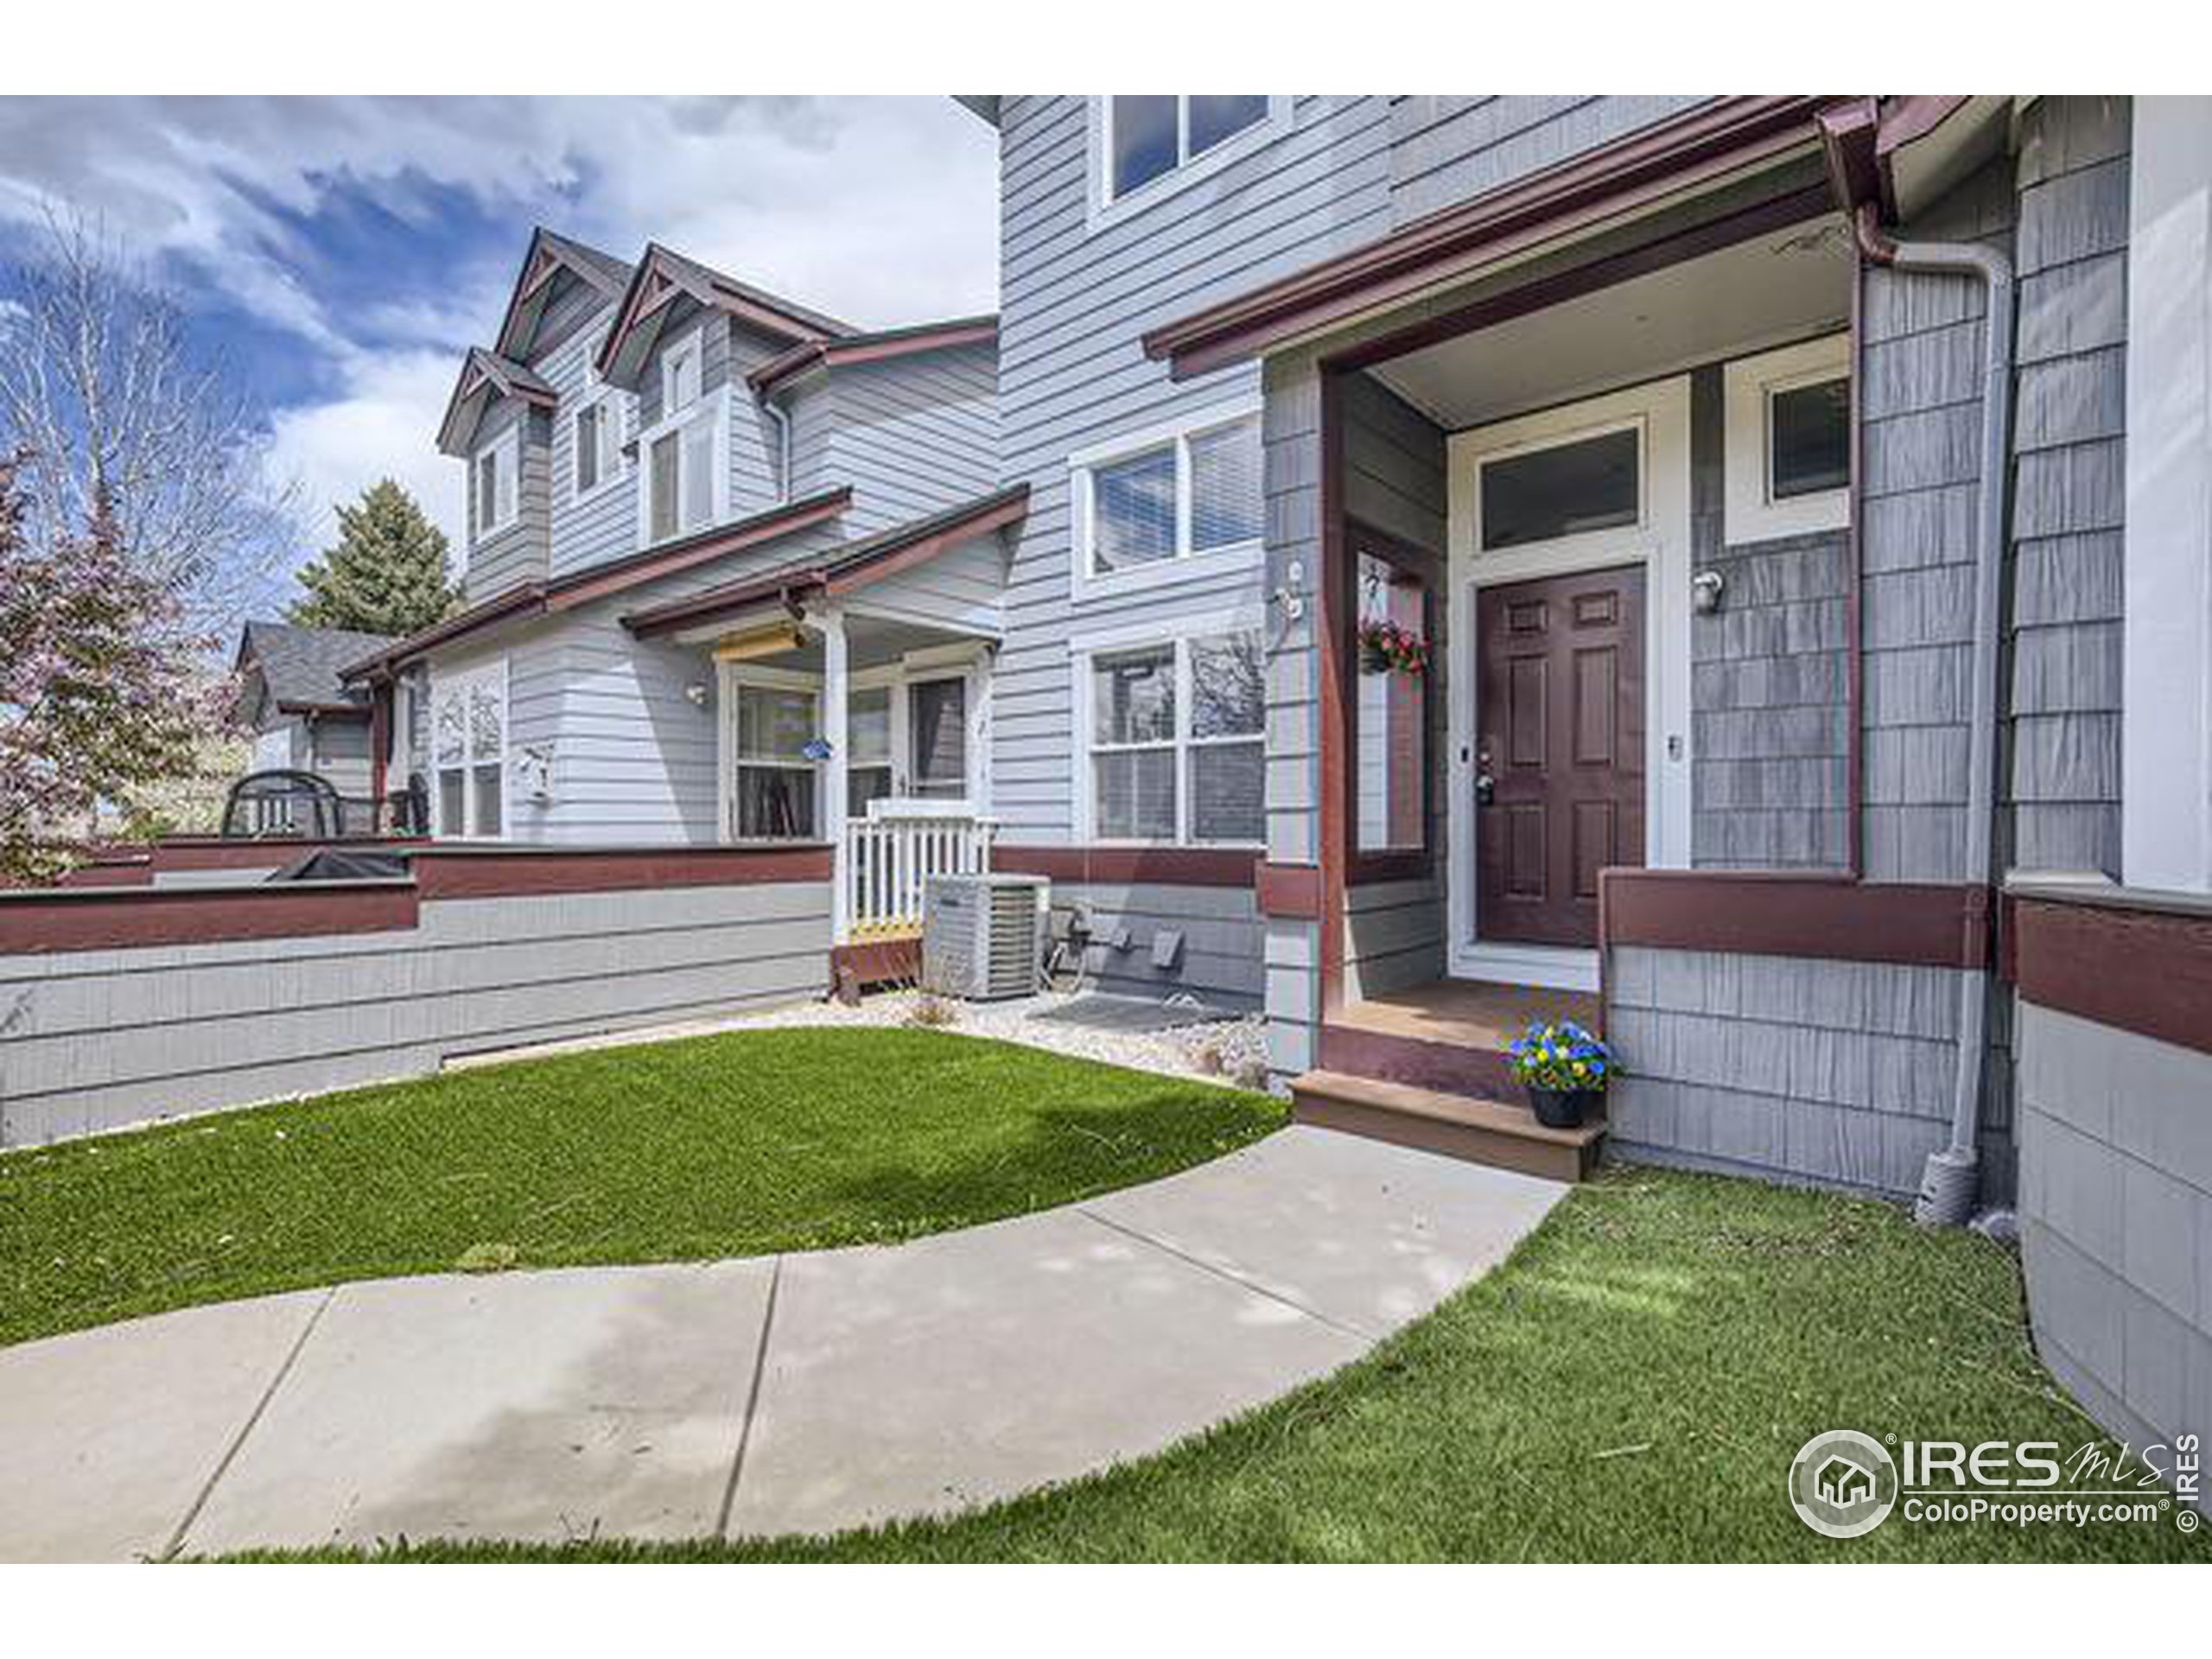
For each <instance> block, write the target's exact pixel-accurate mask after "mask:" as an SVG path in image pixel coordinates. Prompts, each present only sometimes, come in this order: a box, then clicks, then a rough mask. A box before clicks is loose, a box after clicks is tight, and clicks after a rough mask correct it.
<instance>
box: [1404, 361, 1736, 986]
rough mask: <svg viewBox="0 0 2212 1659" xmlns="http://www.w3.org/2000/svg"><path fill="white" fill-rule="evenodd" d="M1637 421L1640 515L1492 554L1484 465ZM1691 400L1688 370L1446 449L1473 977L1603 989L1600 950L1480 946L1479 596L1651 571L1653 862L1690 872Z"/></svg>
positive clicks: (1454, 828)
mask: <svg viewBox="0 0 2212 1659" xmlns="http://www.w3.org/2000/svg"><path fill="white" fill-rule="evenodd" d="M1629 424H1633V425H1635V426H1637V428H1639V429H1640V430H1641V431H1642V433H1643V447H1642V452H1641V456H1640V460H1639V464H1638V467H1637V472H1638V485H1639V499H1640V501H1641V519H1642V521H1641V522H1640V523H1638V524H1624V525H1620V526H1618V527H1616V528H1614V529H1611V530H1600V531H1584V532H1582V533H1580V534H1577V535H1573V536H1565V537H1560V538H1559V539H1557V540H1555V541H1549V542H1532V543H1529V544H1527V545H1526V546H1522V547H1510V548H1500V549H1497V550H1493V551H1490V552H1484V551H1482V550H1481V534H1482V524H1481V518H1482V496H1481V489H1480V485H1481V478H1480V468H1481V467H1482V465H1483V463H1484V462H1485V461H1493V460H1497V459H1499V458H1502V457H1504V456H1507V455H1513V454H1526V453H1528V452H1529V450H1531V449H1541V448H1553V447H1554V446H1556V445H1559V444H1563V443H1573V442H1577V441H1579V440H1580V439H1584V438H1588V437H1592V436H1595V435H1599V434H1600V433H1603V432H1607V431H1616V430H1618V429H1620V428H1622V427H1623V426H1624V425H1629ZM1689 427H1690V395H1689V382H1688V380H1687V379H1685V378H1681V377H1679V376H1677V377H1675V378H1668V379H1663V380H1655V381H1651V382H1649V383H1648V384H1646V385H1640V386H1632V387H1630V388H1629V389H1627V390H1626V391H1618V392H1613V393H1611V394H1610V395H1608V396H1605V397H1595V398H1591V399H1588V400H1586V401H1585V402H1582V403H1580V404H1569V405H1567V406H1566V407H1563V408H1560V409H1553V410H1541V411H1538V412H1536V413H1534V414H1530V415H1524V416H1518V417H1516V418H1513V419H1509V420H1504V421H1500V422H1497V423H1493V424H1491V425H1489V426H1484V427H1477V428H1475V429H1471V430H1470V431H1465V432H1459V433H1454V434H1453V435H1452V437H1451V438H1450V439H1449V440H1448V441H1447V443H1446V452H1445V453H1446V469H1447V475H1448V479H1449V484H1448V502H1447V518H1446V544H1447V547H1448V550H1449V567H1448V570H1447V574H1446V582H1448V584H1449V600H1448V606H1449V609H1448V612H1447V617H1448V620H1447V622H1446V629H1445V638H1446V641H1447V642H1448V644H1449V646H1450V651H1451V661H1450V672H1449V674H1448V675H1447V677H1446V690H1447V693H1448V696H1447V702H1448V704H1449V715H1450V731H1451V735H1450V744H1449V750H1448V755H1449V760H1448V772H1449V777H1450V779H1451V782H1450V787H1449V789H1448V791H1447V792H1446V837H1447V839H1446V860H1447V864H1446V868H1447V871H1448V879H1447V880H1446V900H1447V908H1448V911H1449V914H1450V925H1451V932H1450V934H1449V936H1448V938H1447V939H1446V948H1447V957H1446V962H1447V965H1448V967H1449V969H1450V971H1451V972H1452V973H1453V974H1456V975H1459V976H1463V977H1469V978H1475V979H1500V978H1511V979H1513V982H1516V983H1521V984H1530V985H1548V986H1555V987H1562V988H1571V989H1581V990H1594V989H1595V988H1596V987H1597V971H1598V963H1597V952H1595V951H1594V950H1580V949H1576V948H1574V947H1571V946H1556V945H1520V944H1498V943H1494V942H1491V941H1488V940H1483V939H1480V938H1478V935H1477V928H1478V917H1477V915H1476V912H1475V899H1476V868H1475V820H1474V767H1473V756H1474V752H1475V739H1476V735H1477V731H1478V726H1477V714H1478V710H1477V709H1476V707H1475V688H1476V685H1477V683H1478V677H1479V671H1480V670H1479V664H1478V661H1477V658H1476V647H1477V643H1478V642H1477V639H1476V632H1475V593H1476V589H1477V588H1482V587H1488V586H1491V585H1493V584H1497V583H1504V582H1523V581H1527V580H1529V578H1531V577H1535V576H1547V575H1563V574H1566V573H1568V572H1572V571H1576V570H1599V569H1605V568H1606V567H1608V566H1611V565H1618V564H1632V563H1642V564H1643V567H1644V612H1645V621H1644V659H1643V660H1644V668H1643V672H1644V761H1643V765H1644V772H1643V776H1644V791H1645V794H1644V811H1643V824H1644V863H1645V864H1646V865H1647V866H1649V868H1654V869H1685V868H1688V866H1689V861H1690V828H1691V804H1692V803H1691V786H1692V773H1693V767H1692V765H1691V762H1692V759H1693V753H1694V752H1693V749H1692V745H1691V726H1690V463H1689Z"/></svg>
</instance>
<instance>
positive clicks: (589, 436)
mask: <svg viewBox="0 0 2212 1659" xmlns="http://www.w3.org/2000/svg"><path fill="white" fill-rule="evenodd" d="M605 341H606V336H605V335H603V334H602V335H601V337H600V343H599V344H598V345H594V346H593V347H592V348H591V351H590V353H589V354H588V356H587V358H586V359H585V364H586V366H585V369H584V377H585V384H584V402H583V403H582V404H581V405H580V406H579V407H578V408H577V410H575V413H574V414H573V415H572V416H569V499H570V500H572V501H584V500H588V499H590V498H591V497H593V496H594V495H597V494H598V493H600V492H601V490H603V489H605V488H606V487H607V486H608V485H609V484H612V483H613V481H614V480H616V479H617V478H619V477H620V475H621V472H622V394H621V393H620V392H618V391H613V390H612V389H611V388H609V387H608V386H607V384H606V383H605V382H604V381H602V380H601V378H599V374H598V372H597V371H596V370H594V369H593V368H592V367H590V366H589V365H591V364H593V363H595V362H596V361H598V359H599V353H600V348H601V346H602V345H604V344H605Z"/></svg>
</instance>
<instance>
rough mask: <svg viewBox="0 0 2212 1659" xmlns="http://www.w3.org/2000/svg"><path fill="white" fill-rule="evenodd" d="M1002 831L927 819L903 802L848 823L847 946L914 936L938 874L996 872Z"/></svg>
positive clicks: (952, 816)
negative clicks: (994, 856)
mask: <svg viewBox="0 0 2212 1659" xmlns="http://www.w3.org/2000/svg"><path fill="white" fill-rule="evenodd" d="M997 829H998V825H997V824H996V823H994V822H993V821H992V820H990V819H988V818H979V817H975V816H973V815H972V814H969V813H965V812H959V813H953V812H930V811H927V810H925V809H923V808H922V806H921V804H920V803H905V802H902V803H899V805H898V809H897V810H895V811H893V812H887V813H884V814H882V815H881V816H871V817H866V818H851V819H848V820H847V821H846V823H845V871H844V879H845V893H844V899H845V902H844V903H843V904H842V905H841V906H839V907H838V909H839V920H840V922H841V924H842V932H843V934H844V937H845V938H847V939H849V940H857V939H868V938H884V937H886V936H891V935H897V934H901V933H915V932H918V931H920V930H921V925H922V895H923V893H925V890H926V889H927V887H928V883H929V879H930V878H931V876H933V875H976V874H982V873H984V872H985V871H988V869H989V868H991V841H992V838H993V836H995V834H996V833H997Z"/></svg>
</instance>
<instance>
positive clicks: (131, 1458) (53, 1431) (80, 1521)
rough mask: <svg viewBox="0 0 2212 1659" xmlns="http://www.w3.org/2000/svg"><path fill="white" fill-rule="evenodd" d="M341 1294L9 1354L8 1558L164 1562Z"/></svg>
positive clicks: (3, 1525) (5, 1392) (169, 1319)
mask: <svg viewBox="0 0 2212 1659" xmlns="http://www.w3.org/2000/svg"><path fill="white" fill-rule="evenodd" d="M327 1294H328V1293H327V1292H326V1291H320V1290H313V1291H300V1292H296V1293H294V1294H290V1295H284V1296H264V1297H261V1298H258V1299H257V1300H253V1301H246V1302H227V1303H224V1304H222V1305H220V1306H214V1307H193V1308H185V1309H183V1310H181V1311H180V1312H178V1313H161V1314H156V1315H155V1316H154V1317H152V1318H150V1319H132V1320H130V1321H129V1322H128V1323H126V1324H123V1325H105V1326H102V1327H101V1328H99V1330H94V1331H83V1332H77V1333H76V1334H74V1335H73V1336H67V1337H54V1338H49V1339H48V1340H45V1341H42V1342H27V1343H22V1344H18V1345H16V1346H14V1347H9V1348H0V1560H10V1561H118V1560H131V1559H133V1558H135V1557H139V1556H154V1555H159V1554H161V1553H162V1550H163V1549H164V1548H167V1547H168V1541H169V1539H170V1537H171V1536H172V1535H174V1534H175V1531H176V1529H177V1528H178V1527H179V1526H180V1525H181V1524H182V1523H183V1521H184V1517H185V1516H186V1515H188V1513H189V1512H190V1511H191V1509H192V1505H193V1503H194V1501H195V1500H196V1499H197V1498H198V1497H199V1496H200V1492H201V1491H203V1490H204V1489H205V1488H206V1486H207V1482H208V1480H209V1479H210V1478H212V1477H213V1474H214V1473H215V1471H216V1470H217V1468H218V1467H219V1466H220V1465H221V1463H222V1460H223V1456H224V1453H226V1452H228V1451H229V1450H230V1448H231V1446H232V1443H233V1442H234V1441H235V1440H237V1439H238V1432H239V1431H240V1430H241V1429H243V1428H244V1427H245V1426H246V1424H247V1422H248V1421H250V1420H251V1418H252V1416H253V1412H254V1408H255V1407H257V1405H259V1404H260V1403H261V1401H262V1398H263V1396H264V1395H266V1394H267V1393H268V1391H269V1385H270V1383H272V1382H274V1381H275V1380H276V1376H277V1372H278V1371H279V1370H281V1369H282V1368H283V1363H284V1359H285V1356H287V1355H288V1354H289V1353H290V1352H291V1351H292V1348H293V1345H294V1344H296V1343H297V1342H298V1341H299V1339H300V1333H301V1332H302V1331H304V1330H305V1329H306V1328H307V1325H308V1320H309V1319H312V1318H313V1317H314V1316H315V1309H316V1308H317V1307H318V1306H321V1303H322V1301H323V1299H324V1297H325V1296H326V1295H327Z"/></svg>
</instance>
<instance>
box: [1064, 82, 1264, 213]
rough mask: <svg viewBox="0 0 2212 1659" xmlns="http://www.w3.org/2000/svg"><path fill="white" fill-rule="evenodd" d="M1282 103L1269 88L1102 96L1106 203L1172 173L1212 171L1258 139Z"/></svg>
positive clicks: (1188, 174)
mask: <svg viewBox="0 0 2212 1659" xmlns="http://www.w3.org/2000/svg"><path fill="white" fill-rule="evenodd" d="M1281 101H1282V100H1278V99H1274V98H1271V97H1269V96H1268V95H1267V94H1266V93H1264V92H1236V93H1208V94H1203V95H1201V94H1192V93H1182V94H1177V95H1174V96H1172V97H1171V96H1165V95H1147V96H1144V97H1138V98H1108V99H1102V100H1100V102H1101V104H1102V105H1103V109H1102V112H1101V116H1100V128H1101V130H1100V133H1099V138H1100V143H1099V151H1100V159H1101V162H1102V163H1103V165H1102V167H1101V168H1100V175H1101V177H1100V190H1099V200H1100V202H1101V203H1102V205H1105V206H1110V205H1112V204H1114V203H1116V202H1119V201H1122V200H1124V199H1125V198H1127V197H1128V196H1130V195H1132V194H1135V193H1136V192H1138V191H1141V190H1143V189H1145V188H1147V186H1149V185H1153V184H1154V183H1156V182H1158V181H1162V180H1166V179H1168V178H1170V177H1171V176H1179V177H1181V178H1184V179H1186V180H1187V179H1189V178H1192V177H1196V176H1197V175H1198V174H1200V173H1202V172H1205V171H1210V170H1211V166H1212V165H1213V164H1215V163H1217V162H1220V161H1223V160H1225V159H1226V158H1227V157H1228V156H1230V155H1231V154H1233V153H1235V152H1236V151H1237V150H1241V149H1244V148H1246V147H1247V144H1248V143H1249V142H1250V141H1252V140H1255V139H1256V137H1257V135H1258V133H1259V131H1260V130H1261V129H1262V128H1263V127H1264V126H1265V125H1266V124H1268V121H1269V120H1270V119H1271V118H1274V116H1275V115H1276V114H1277V113H1278V112H1279V111H1278V105H1279V104H1280V103H1281ZM1232 141H1243V142H1232Z"/></svg>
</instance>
